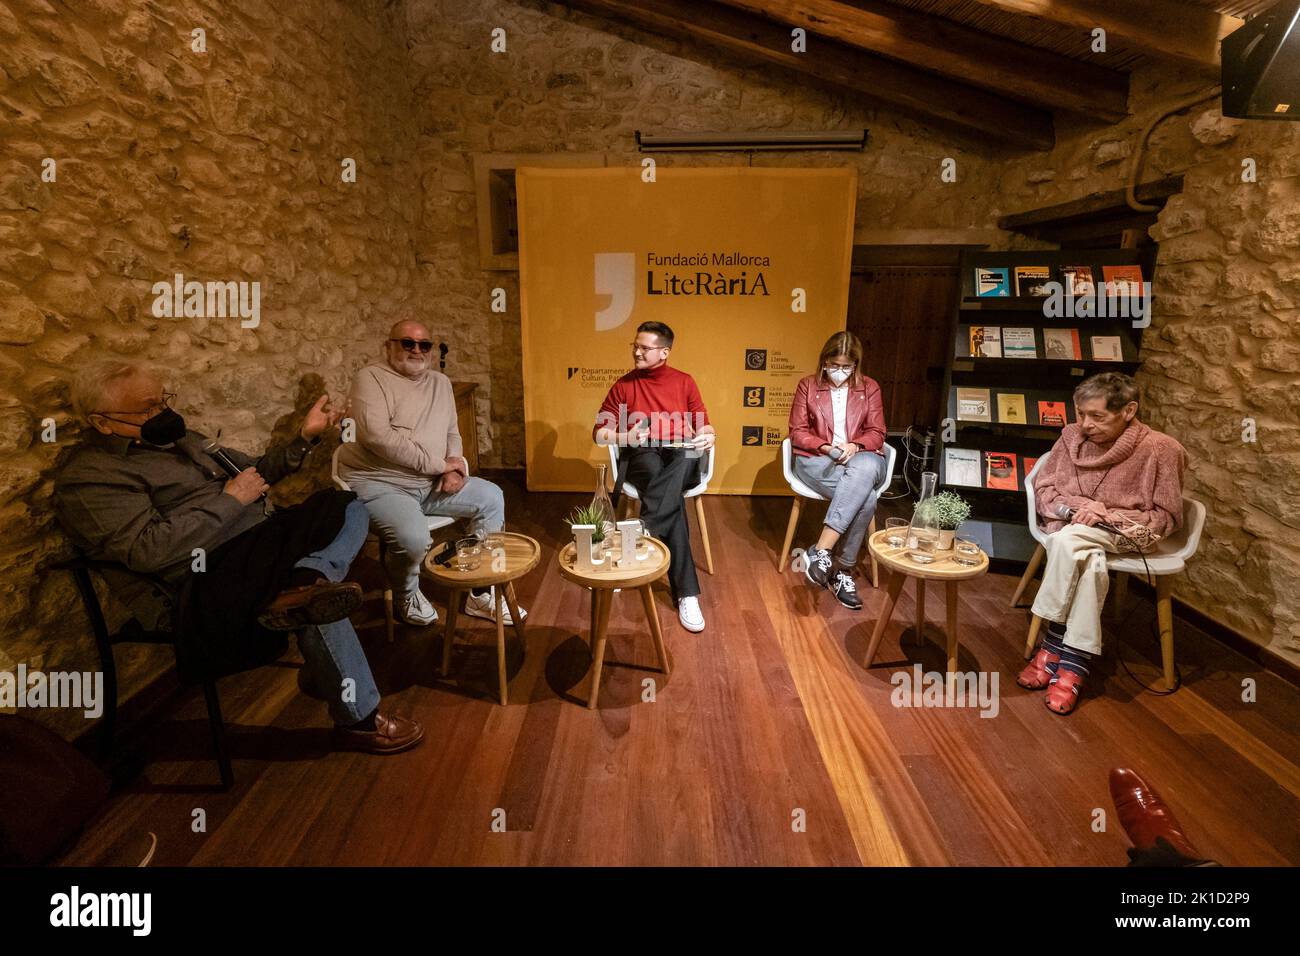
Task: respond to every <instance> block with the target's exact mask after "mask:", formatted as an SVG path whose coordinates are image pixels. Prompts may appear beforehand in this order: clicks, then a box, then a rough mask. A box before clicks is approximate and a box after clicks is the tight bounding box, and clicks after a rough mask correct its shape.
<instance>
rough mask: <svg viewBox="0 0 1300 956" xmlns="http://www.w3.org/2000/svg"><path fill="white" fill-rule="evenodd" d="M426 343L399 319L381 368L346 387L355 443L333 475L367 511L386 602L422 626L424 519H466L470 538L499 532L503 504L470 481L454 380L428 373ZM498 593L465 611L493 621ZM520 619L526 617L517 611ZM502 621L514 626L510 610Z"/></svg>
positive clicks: (429, 613)
mask: <svg viewBox="0 0 1300 956" xmlns="http://www.w3.org/2000/svg"><path fill="white" fill-rule="evenodd" d="M432 352H433V337H432V336H431V335H430V334H429V329H428V327H426V326H425V325H424V323H422V322H420V321H418V320H416V319H414V318H410V317H408V318H403V319H402V320H400V321H399V322H397V323H396V324H395V325H394V326H393V327H392V329H391V330H390V331H389V333H388V337H387V339H385V341H384V344H383V354H384V360H383V361H382V362H375V363H374V364H373V365H367V366H366V367H365V368H363V369H361V371H359V372H357V374H356V377H355V378H354V379H353V380H352V394H351V398H350V399H349V403H348V414H349V415H350V416H351V417H352V418H353V419H354V420H355V421H356V439H357V440H356V441H355V442H351V443H349V444H345V445H344V446H343V449H342V450H341V451H340V452H339V458H338V470H339V477H341V478H342V479H343V480H344V481H346V482H347V483H348V487H349V488H351V489H352V490H353V491H355V492H356V494H357V497H358V498H359V499H361V500H362V501H363V502H365V504H366V507H367V508H368V509H369V510H370V521H371V523H372V524H373V525H374V527H375V530H376V532H377V533H378V534H379V535H380V536H381V537H382V538H383V540H384V544H385V549H384V551H385V560H386V562H387V571H388V575H389V579H390V581H391V582H392V585H393V591H394V596H393V604H394V606H395V609H396V611H397V614H398V615H399V616H400V617H401V618H402V619H403V620H404V621H406V622H407V623H408V624H414V625H417V626H424V625H428V624H432V623H434V622H435V621H437V620H438V612H437V610H436V609H435V608H434V606H433V604H431V603H430V601H429V599H428V598H427V597H426V596H425V595H424V593H423V592H422V591H421V590H420V563H421V562H422V561H423V560H424V555H425V553H426V552H427V551H428V550H429V544H430V541H431V538H430V536H429V522H428V516H429V515H445V516H448V517H452V518H464V519H467V520H468V521H469V522H470V525H469V529H470V531H471V533H474V534H487V533H489V532H492V531H500V530H501V527H502V525H503V524H504V523H505V499H504V498H503V496H502V494H501V489H500V488H498V487H497V486H496V485H494V484H493V483H492V482H490V481H485V480H484V479H482V478H478V477H473V476H471V475H470V473H469V463H468V462H467V461H466V460H465V456H464V455H463V454H462V448H461V440H460V429H459V427H458V426H457V423H456V399H455V396H454V395H453V394H452V388H451V380H450V379H448V378H447V376H445V375H443V374H442V373H441V372H439V371H438V370H437V369H435V368H433V356H432ZM496 606H497V605H496V595H495V594H493V590H492V588H478V589H476V590H474V591H472V592H470V593H469V594H468V595H466V597H465V613H466V614H470V615H472V616H474V617H482V618H486V619H488V620H490V621H495V620H496ZM519 613H520V616H521V617H525V616H527V615H526V613H525V612H524V610H523V609H522V608H520V611H519ZM505 623H506V624H513V623H514V622H513V619H512V618H511V616H510V611H509V610H507V611H506V612H505Z"/></svg>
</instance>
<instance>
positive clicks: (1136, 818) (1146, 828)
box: [1110, 767, 1201, 860]
mask: <svg viewBox="0 0 1300 956" xmlns="http://www.w3.org/2000/svg"><path fill="white" fill-rule="evenodd" d="M1110 798H1111V800H1112V801H1113V802H1114V804H1115V812H1116V813H1117V814H1119V825H1120V826H1121V827H1123V828H1124V832H1125V833H1127V834H1128V838H1129V839H1130V840H1132V841H1133V845H1134V846H1135V847H1137V848H1138V849H1139V850H1149V849H1151V848H1152V847H1154V846H1155V845H1156V839H1157V838H1158V837H1163V838H1164V839H1165V841H1166V842H1167V843H1168V844H1169V845H1170V846H1172V847H1173V848H1174V849H1175V850H1177V851H1178V852H1179V853H1181V854H1182V855H1183V856H1185V857H1191V858H1192V859H1194V860H1196V859H1200V858H1201V854H1200V853H1198V852H1197V850H1196V847H1194V846H1192V841H1191V840H1189V839H1188V838H1187V834H1186V833H1184V832H1183V827H1182V824H1180V823H1179V822H1178V818H1177V817H1175V816H1174V812H1173V811H1172V810H1170V809H1169V804H1167V803H1165V801H1164V799H1163V798H1162V797H1161V796H1160V794H1159V793H1157V792H1156V788H1155V787H1153V786H1151V784H1149V783H1147V782H1146V781H1145V780H1143V779H1142V778H1141V777H1140V776H1139V775H1138V774H1137V772H1136V771H1133V770H1129V769H1128V768H1127V767H1116V768H1115V769H1114V770H1112V771H1111V772H1110Z"/></svg>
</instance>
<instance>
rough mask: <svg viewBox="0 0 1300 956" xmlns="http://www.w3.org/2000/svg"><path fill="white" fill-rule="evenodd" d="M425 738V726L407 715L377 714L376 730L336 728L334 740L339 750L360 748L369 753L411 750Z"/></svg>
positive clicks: (393, 752) (391, 752)
mask: <svg viewBox="0 0 1300 956" xmlns="http://www.w3.org/2000/svg"><path fill="white" fill-rule="evenodd" d="M423 739H424V728H423V727H421V726H420V724H419V722H418V721H414V720H411V719H409V718H407V717H389V716H387V715H385V714H380V713H376V714H375V729H374V730H353V729H351V728H349V727H335V728H334V742H335V745H336V746H337V747H338V749H339V750H360V751H361V752H362V753H368V754H395V753H399V752H401V751H403V750H410V749H411V748H412V747H414V746H415V745H416V744H418V743H419V742H420V741H421V740H423Z"/></svg>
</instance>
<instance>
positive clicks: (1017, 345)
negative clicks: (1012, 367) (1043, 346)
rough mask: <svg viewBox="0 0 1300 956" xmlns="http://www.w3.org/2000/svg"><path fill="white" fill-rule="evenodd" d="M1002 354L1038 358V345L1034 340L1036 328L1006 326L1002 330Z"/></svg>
mask: <svg viewBox="0 0 1300 956" xmlns="http://www.w3.org/2000/svg"><path fill="white" fill-rule="evenodd" d="M1002 354H1003V355H1004V356H1005V357H1006V358H1030V359H1032V358H1038V345H1037V344H1036V343H1035V341H1034V330H1033V329H1032V328H1030V329H1019V328H1004V329H1003V330H1002Z"/></svg>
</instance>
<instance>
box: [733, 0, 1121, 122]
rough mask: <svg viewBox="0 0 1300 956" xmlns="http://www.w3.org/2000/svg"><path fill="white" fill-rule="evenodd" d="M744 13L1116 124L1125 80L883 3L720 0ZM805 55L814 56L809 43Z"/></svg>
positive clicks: (1041, 104) (1056, 55)
mask: <svg viewBox="0 0 1300 956" xmlns="http://www.w3.org/2000/svg"><path fill="white" fill-rule="evenodd" d="M719 2H721V3H723V4H726V5H727V6H730V7H734V8H736V9H737V10H743V11H745V12H746V13H753V14H757V15H759V16H763V17H767V18H769V19H772V20H776V21H777V22H779V23H784V24H786V25H787V26H791V27H803V28H804V29H806V30H808V31H809V33H813V34H818V35H820V36H823V37H831V38H832V39H835V40H839V41H840V42H841V43H847V44H849V45H850V46H854V47H857V48H858V49H860V50H865V51H867V52H868V53H874V54H876V55H878V56H884V57H888V58H889V59H891V60H897V61H901V62H904V63H909V64H911V65H913V66H915V67H919V68H921V69H923V70H927V71H929V72H932V73H938V74H940V75H941V76H946V77H948V78H950V79H954V80H957V81H958V82H961V83H966V84H970V85H974V86H979V87H982V88H984V89H986V90H990V91H992V92H994V93H998V94H1000V95H1002V96H1008V97H1011V98H1013V99H1016V100H1020V101H1022V102H1026V103H1029V104H1031V105H1034V106H1038V107H1042V108H1045V109H1048V110H1059V109H1067V110H1072V111H1073V112H1076V113H1082V114H1084V115H1087V116H1091V117H1095V118H1096V119H1099V120H1102V121H1105V122H1108V123H1114V122H1118V121H1119V120H1121V119H1123V118H1124V117H1125V116H1127V115H1128V76H1127V75H1126V74H1124V73H1120V72H1118V71H1115V70H1109V69H1105V68H1103V67H1101V66H1097V65H1095V64H1092V63H1087V62H1082V61H1080V60H1074V59H1071V58H1069V57H1066V56H1061V55H1060V54H1059V53H1052V52H1050V51H1047V50H1041V49H1039V48H1038V47H1034V46H1029V45H1028V44H1024V43H1017V42H1015V41H1014V40H1008V39H1006V38H1005V37H1000V36H995V35H994V34H991V33H985V32H983V31H980V30H974V29H971V28H970V27H967V26H963V25H962V24H959V23H955V22H953V21H952V20H946V19H944V18H943V17H938V16H933V15H931V14H925V13H918V12H916V11H914V10H910V9H908V8H906V7H899V6H895V5H894V4H891V3H886V2H883V0H719ZM807 55H808V56H810V57H811V56H816V55H817V51H816V49H815V46H814V45H813V43H812V41H811V40H810V42H809V47H808V53H807Z"/></svg>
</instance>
